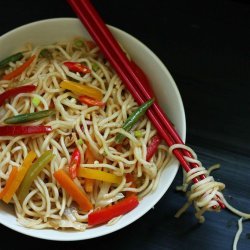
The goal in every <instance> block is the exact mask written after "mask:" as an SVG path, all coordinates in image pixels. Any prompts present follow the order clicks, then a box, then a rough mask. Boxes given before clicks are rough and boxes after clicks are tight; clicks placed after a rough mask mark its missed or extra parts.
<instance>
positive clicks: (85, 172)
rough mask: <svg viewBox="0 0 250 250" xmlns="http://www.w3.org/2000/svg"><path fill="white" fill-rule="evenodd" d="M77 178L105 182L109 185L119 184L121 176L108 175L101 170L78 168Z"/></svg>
mask: <svg viewBox="0 0 250 250" xmlns="http://www.w3.org/2000/svg"><path fill="white" fill-rule="evenodd" d="M78 176H79V177H85V178H88V179H94V180H99V181H105V182H109V183H116V184H120V183H121V181H122V177H121V176H117V175H115V174H110V173H107V172H104V171H102V170H96V169H90V168H79V170H78Z"/></svg>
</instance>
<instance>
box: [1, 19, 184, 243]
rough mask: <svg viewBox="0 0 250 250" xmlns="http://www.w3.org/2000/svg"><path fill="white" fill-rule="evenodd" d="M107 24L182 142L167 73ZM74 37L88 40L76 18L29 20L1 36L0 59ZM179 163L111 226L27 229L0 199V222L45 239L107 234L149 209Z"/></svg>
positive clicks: (177, 104)
mask: <svg viewBox="0 0 250 250" xmlns="http://www.w3.org/2000/svg"><path fill="white" fill-rule="evenodd" d="M109 27H110V29H111V31H112V33H113V34H114V36H115V37H116V38H117V40H118V41H119V42H120V43H121V44H122V45H123V46H124V48H125V49H126V50H127V52H128V53H129V54H130V55H131V57H132V58H133V60H134V61H135V62H136V63H137V64H138V65H139V66H140V67H141V68H142V69H143V70H144V71H145V72H148V77H149V80H150V82H151V83H153V86H152V87H153V89H154V91H155V93H156V96H157V99H158V101H159V103H160V105H161V106H162V107H163V109H164V110H165V112H166V113H167V115H168V117H169V118H170V119H171V120H172V122H173V123H174V124H175V126H176V129H177V131H178V133H179V135H180V137H181V138H182V139H183V141H185V136H186V121H185V113H184V108H183V103H182V99H181V96H180V94H179V91H178V89H177V86H176V84H175V82H174V80H173V78H172V77H171V75H170V73H169V72H168V70H167V69H166V67H165V66H164V65H163V64H162V62H161V61H160V60H159V58H158V57H157V56H156V55H155V54H154V53H153V52H152V51H151V50H150V49H148V48H147V47H146V46H145V45H143V44H142V43H141V42H140V41H138V40H137V39H135V38H134V37H132V36H131V35H129V34H128V33H126V32H124V31H122V30H120V29H117V28H114V27H111V26H109ZM75 36H83V37H86V38H89V39H90V36H89V34H88V32H87V31H86V29H85V28H84V27H83V25H82V24H81V23H80V21H79V20H78V19H76V18H56V19H48V20H42V21H38V22H34V23H30V24H27V25H24V26H21V27H19V28H16V29H14V30H12V31H10V32H8V33H6V34H4V35H3V36H1V37H0V55H1V58H0V59H3V58H5V57H7V56H8V55H10V54H12V53H13V52H16V51H17V50H18V48H20V47H21V46H22V45H24V44H25V43H27V42H32V43H34V44H43V45H44V44H50V43H54V42H57V41H59V40H68V39H70V38H72V37H75ZM159 36H160V34H159ZM178 165H179V164H178V162H177V160H176V159H172V160H171V162H170V165H169V166H168V167H167V168H166V169H165V170H164V171H163V173H162V176H161V178H160V183H159V186H158V188H157V190H156V191H155V192H154V193H152V194H150V195H148V196H146V197H145V198H144V199H143V200H142V201H141V202H140V204H139V206H138V207H137V208H136V209H134V210H133V211H131V212H130V213H128V214H126V215H125V216H123V217H122V218H121V219H120V220H119V221H118V222H117V223H116V224H114V225H112V226H107V225H103V226H99V227H95V228H92V229H88V230H86V231H85V232H62V231H55V230H51V229H50V230H33V229H27V228H25V227H23V226H21V225H19V224H18V223H17V220H16V217H15V215H14V212H13V208H12V206H11V205H9V206H6V205H5V204H3V203H2V202H0V223H1V224H3V225H5V226H6V227H8V228H11V229H13V230H15V231H17V232H20V233H22V234H26V235H29V236H32V237H37V238H41V239H48V240H58V241H74V240H84V239H90V238H95V237H99V236H102V235H105V234H109V233H111V232H114V231H117V230H119V229H121V228H123V227H125V226H127V225H129V224H130V223H132V222H134V221H135V220H137V219H138V218H140V217H141V216H142V215H144V214H145V213H146V212H147V211H148V210H150V209H151V208H152V207H153V206H154V205H155V204H156V203H157V202H158V201H159V200H160V199H161V197H162V196H163V195H164V194H165V192H166V191H167V190H168V188H169V186H170V184H171V183H172V181H173V179H174V178H175V175H176V173H177V170H178ZM166 209H167V208H166Z"/></svg>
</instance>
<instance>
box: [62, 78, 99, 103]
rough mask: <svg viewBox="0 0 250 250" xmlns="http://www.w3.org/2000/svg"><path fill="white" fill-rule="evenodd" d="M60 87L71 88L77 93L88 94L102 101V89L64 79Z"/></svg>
mask: <svg viewBox="0 0 250 250" xmlns="http://www.w3.org/2000/svg"><path fill="white" fill-rule="evenodd" d="M60 87H61V88H63V89H67V90H70V91H72V92H73V93H74V94H76V95H86V96H89V97H91V98H93V99H95V100H98V101H101V100H102V97H103V94H102V92H101V91H100V90H98V89H95V88H92V87H89V86H86V85H83V84H81V83H77V82H73V81H68V80H63V81H62V82H61V83H60Z"/></svg>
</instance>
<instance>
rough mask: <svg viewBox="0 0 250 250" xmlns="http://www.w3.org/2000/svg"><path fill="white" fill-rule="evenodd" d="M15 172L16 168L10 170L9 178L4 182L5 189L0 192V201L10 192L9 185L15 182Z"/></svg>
mask: <svg viewBox="0 0 250 250" xmlns="http://www.w3.org/2000/svg"><path fill="white" fill-rule="evenodd" d="M17 172H18V168H17V167H13V168H12V170H11V173H10V176H9V178H8V180H7V181H6V184H5V187H4V188H3V190H2V191H1V192H0V199H2V198H3V197H4V195H5V194H6V193H7V192H8V191H9V190H10V188H11V185H12V183H13V181H14V180H15V178H16V176H17Z"/></svg>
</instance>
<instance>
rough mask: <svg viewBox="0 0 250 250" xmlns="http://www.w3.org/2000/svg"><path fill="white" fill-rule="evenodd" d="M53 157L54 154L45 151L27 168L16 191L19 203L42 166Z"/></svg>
mask: <svg viewBox="0 0 250 250" xmlns="http://www.w3.org/2000/svg"><path fill="white" fill-rule="evenodd" d="M53 157H54V155H53V154H52V152H51V151H46V152H44V153H43V154H42V155H41V156H40V157H39V158H38V159H37V160H36V161H35V162H34V163H33V164H32V165H31V167H30V168H29V169H28V171H27V173H26V175H25V177H24V179H23V181H22V183H21V185H20V187H19V188H18V191H17V197H18V199H19V201H20V202H21V203H22V202H23V200H24V199H25V197H26V196H27V195H28V193H29V189H30V187H31V185H32V183H33V181H34V180H35V179H36V177H37V176H38V175H39V173H40V172H41V171H42V170H43V168H44V167H46V166H47V164H48V163H49V162H50V161H51V160H52V158H53Z"/></svg>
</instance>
